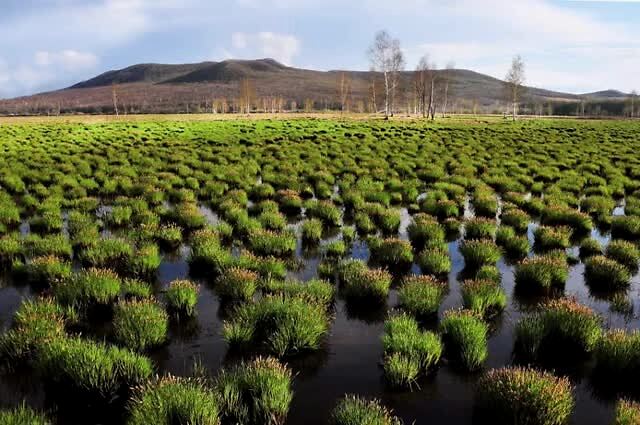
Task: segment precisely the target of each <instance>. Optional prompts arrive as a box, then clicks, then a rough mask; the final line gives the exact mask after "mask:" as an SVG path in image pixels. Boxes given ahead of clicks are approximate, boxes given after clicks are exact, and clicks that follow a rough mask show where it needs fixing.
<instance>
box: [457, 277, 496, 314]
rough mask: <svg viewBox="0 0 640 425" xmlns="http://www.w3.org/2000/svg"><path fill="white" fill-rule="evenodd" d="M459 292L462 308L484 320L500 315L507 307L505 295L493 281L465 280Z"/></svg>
mask: <svg viewBox="0 0 640 425" xmlns="http://www.w3.org/2000/svg"><path fill="white" fill-rule="evenodd" d="M461 292H462V303H463V305H464V308H466V309H468V310H471V311H473V312H475V313H477V314H479V315H480V316H482V317H485V318H491V317H493V316H495V315H497V314H500V313H501V312H502V311H503V310H504V309H505V307H506V306H507V294H506V293H505V292H504V289H502V287H501V286H500V284H499V283H496V282H495V281H494V280H467V281H465V282H463V283H462V286H461Z"/></svg>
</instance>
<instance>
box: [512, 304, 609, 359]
mask: <svg viewBox="0 0 640 425" xmlns="http://www.w3.org/2000/svg"><path fill="white" fill-rule="evenodd" d="M515 333H516V352H517V353H518V354H520V355H522V356H524V357H525V358H529V359H532V360H543V361H544V360H546V359H548V358H553V359H554V360H555V359H558V358H561V357H563V358H567V359H569V358H571V360H573V359H574V357H575V356H585V355H586V354H589V353H591V352H592V351H593V349H594V347H595V345H596V343H597V342H598V339H599V338H600V335H601V333H602V329H601V320H600V318H599V317H598V315H597V314H596V313H594V312H593V310H591V309H590V308H588V307H585V306H583V305H581V304H579V303H578V302H576V301H575V300H572V299H567V298H562V299H558V300H552V301H549V302H547V303H545V304H544V305H543V306H542V307H541V309H540V311H538V312H537V313H534V314H532V315H530V316H526V317H524V318H522V319H521V320H520V322H518V324H517V325H516V330H515ZM559 354H562V355H561V356H560V355H559ZM572 356H574V357H572Z"/></svg>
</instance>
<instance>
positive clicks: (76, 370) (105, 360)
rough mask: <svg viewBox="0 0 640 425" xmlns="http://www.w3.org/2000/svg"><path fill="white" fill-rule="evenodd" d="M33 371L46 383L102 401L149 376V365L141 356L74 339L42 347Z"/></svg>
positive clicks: (52, 342) (150, 371)
mask: <svg viewBox="0 0 640 425" xmlns="http://www.w3.org/2000/svg"><path fill="white" fill-rule="evenodd" d="M36 368H37V370H38V371H39V373H40V374H41V375H42V376H43V377H45V378H46V379H47V380H49V381H52V382H54V383H56V384H58V385H62V386H64V387H70V388H73V389H75V390H79V391H83V392H86V393H89V394H92V395H95V396H99V397H102V398H104V399H106V400H109V399H111V397H113V396H114V395H115V394H117V393H119V392H121V391H123V390H126V389H128V388H131V387H132V386H135V385H138V384H141V383H142V382H144V381H146V380H147V379H148V378H150V377H151V374H152V373H153V366H152V364H151V361H150V360H149V359H148V358H146V357H144V356H141V355H139V354H135V353H134V352H132V351H129V350H127V349H123V348H118V347H114V346H109V345H105V344H102V343H97V342H93V341H90V340H85V339H81V338H77V337H70V338H58V339H54V340H52V341H50V342H49V343H48V344H44V345H42V346H41V347H40V349H39V351H38V356H37V361H36Z"/></svg>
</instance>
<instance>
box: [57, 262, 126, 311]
mask: <svg viewBox="0 0 640 425" xmlns="http://www.w3.org/2000/svg"><path fill="white" fill-rule="evenodd" d="M120 285H121V280H120V278H119V277H118V275H117V274H116V273H115V272H113V271H111V270H108V269H96V268H91V269H85V270H82V271H80V272H78V273H75V274H73V275H72V276H71V277H69V278H68V279H65V280H62V281H60V282H56V283H55V284H54V285H53V287H52V292H53V296H54V297H55V299H56V300H57V301H58V302H60V303H61V304H63V305H66V306H73V307H77V308H80V309H82V310H86V309H87V308H91V307H97V306H102V307H105V306H109V305H111V304H112V303H113V302H114V301H115V300H116V299H117V298H118V296H119V295H120Z"/></svg>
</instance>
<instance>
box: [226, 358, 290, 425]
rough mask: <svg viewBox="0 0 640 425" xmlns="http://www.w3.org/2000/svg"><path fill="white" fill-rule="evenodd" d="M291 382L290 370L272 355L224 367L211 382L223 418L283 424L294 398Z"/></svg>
mask: <svg viewBox="0 0 640 425" xmlns="http://www.w3.org/2000/svg"><path fill="white" fill-rule="evenodd" d="M291 382H292V375H291V371H290V370H289V369H287V368H286V367H285V366H283V365H282V364H280V363H279V362H278V361H277V360H275V359H272V358H266V359H265V358H258V359H256V360H253V361H252V362H250V363H241V364H239V365H236V366H234V367H232V368H228V369H227V368H225V369H223V370H222V371H221V372H220V374H219V375H218V377H217V378H216V380H215V384H214V385H215V388H216V392H217V393H218V394H219V397H218V399H219V401H220V412H221V417H222V419H223V420H224V421H225V422H228V423H239V424H240V423H241V424H255V425H258V424H260V425H262V424H265V425H279V424H283V423H284V421H285V420H286V417H287V413H288V411H289V405H290V404H291V400H292V398H293V391H292V390H291Z"/></svg>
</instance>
